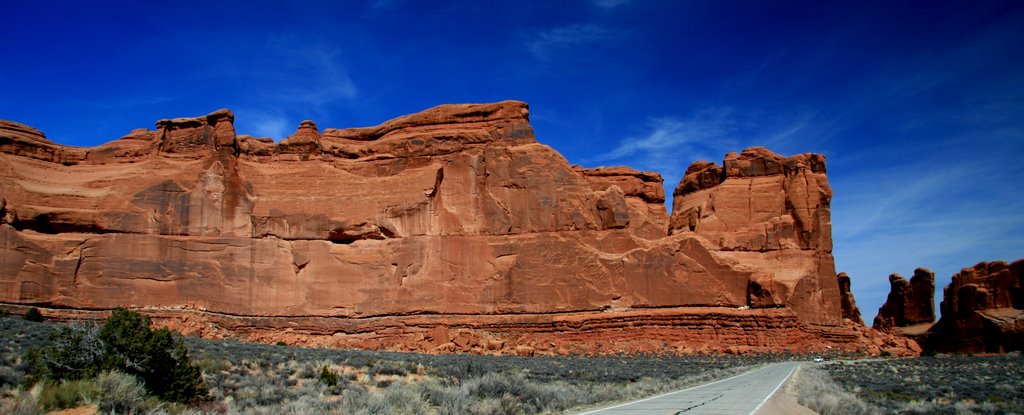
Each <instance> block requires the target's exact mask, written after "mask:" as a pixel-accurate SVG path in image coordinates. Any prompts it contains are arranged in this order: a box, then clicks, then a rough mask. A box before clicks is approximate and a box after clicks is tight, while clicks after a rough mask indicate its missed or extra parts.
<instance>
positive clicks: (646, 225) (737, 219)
mask: <svg viewBox="0 0 1024 415" xmlns="http://www.w3.org/2000/svg"><path fill="white" fill-rule="evenodd" d="M233 122H234V115H233V114H232V113H231V112H230V111H228V110H219V111H216V112H214V113H211V114H209V115H206V116H203V117H195V118H178V119H170V120H161V121H158V122H157V123H156V129H155V130H145V129H139V130H134V131H132V132H131V133H130V134H129V135H127V136H125V137H122V138H121V139H118V140H115V141H112V142H109V143H107V144H103V145H100V146H96V147H90V148H77V147H68V146H61V145H58V144H55V143H53V142H51V141H49V140H47V139H46V138H45V136H43V134H42V133H41V132H39V131H37V130H35V129H32V128H31V127H27V126H24V125H21V124H17V123H13V122H0V241H2V245H0V288H2V290H0V302H2V303H5V304H7V305H8V306H10V307H17V306H20V305H37V306H43V307H48V308H49V309H51V310H59V311H52V312H54V313H57V314H66V315H75V314H76V313H82V311H76V310H104V309H110V308H112V307H115V306H129V307H136V308H139V309H142V310H144V311H147V312H149V313H151V314H153V315H154V316H156V317H158V320H160V321H163V322H164V323H165V324H169V325H184V326H189V325H194V326H196V327H200V328H197V329H196V330H195V332H196V333H199V334H203V335H215V333H223V332H231V333H237V334H240V335H245V336H247V337H249V338H252V339H258V340H272V339H283V338H285V337H287V339H286V340H288V341H291V342H294V343H308V344H317V345H323V346H345V347H379V348H386V349H394V350H421V351H456V350H458V351H479V352H495V353H498V352H500V353H511V352H514V351H515V350H516V348H515V347H514V346H517V345H518V346H524V347H529V348H533V349H535V350H540V351H542V352H547V353H556V352H559V350H568V349H567V348H569V346H568V345H570V344H572V345H573V346H572V347H571V348H575V349H574V351H573V352H606V350H604V349H602V347H603V346H601V347H599V346H598V345H599V344H606V342H608V341H609V340H608V339H613V340H614V342H615V343H616V346H615V347H616V348H618V349H622V350H619V351H630V350H633V351H640V350H643V351H650V350H651V347H649V345H655V344H656V345H658V347H660V348H663V349H666V350H668V349H671V350H677V351H685V350H689V351H699V350H705V349H708V348H709V347H710V346H700V345H699V344H697V342H698V339H699V341H700V342H703V343H700V344H717V345H721V346H722V347H733V346H735V347H736V348H735V349H730V350H733V351H740V350H743V351H752V352H753V351H757V352H760V351H783V350H786V349H789V350H794V349H795V350H794V351H811V350H827V348H828V347H835V348H846V349H860V350H862V351H869V352H879V351H880V350H881V349H882V348H888V349H890V350H891V351H890V352H892V353H899V352H900V351H904V352H905V351H907V350H909V345H908V344H906V343H900V341H896V340H893V338H892V337H891V336H889V337H886V336H885V335H882V334H879V333H877V332H874V331H872V330H868V329H866V328H863V327H862V326H859V325H856V324H847V323H844V322H843V317H844V316H843V311H842V306H841V293H840V291H839V285H838V282H837V278H836V274H835V269H834V265H833V260H832V255H831V249H832V247H831V223H830V219H829V202H830V199H831V194H832V193H831V189H830V188H829V186H828V181H827V178H826V177H825V167H824V158H823V157H822V156H820V155H814V154H803V155H798V156H793V157H788V158H786V157H782V156H779V155H777V154H775V153H772V152H770V151H768V150H766V149H763V148H752V149H747V150H744V151H743V152H742V153H740V154H736V153H730V154H729V155H727V156H726V158H725V161H724V167H717V166H716V165H714V164H713V163H706V162H704V163H695V164H694V166H691V167H690V169H689V172H688V174H687V175H686V177H685V178H684V179H683V180H682V182H681V183H680V184H679V187H677V189H676V192H675V194H676V195H677V197H676V199H675V209H674V211H673V212H675V213H674V215H673V216H672V217H669V215H668V213H667V212H666V210H665V206H664V200H665V197H664V193H663V191H662V186H661V184H662V180H661V176H660V175H658V174H657V173H654V172H641V171H637V170H634V169H630V168H628V167H606V168H596V169H588V168H582V167H578V166H570V165H569V164H568V162H567V161H566V160H565V158H564V157H562V156H561V155H560V154H558V153H557V152H556V151H554V150H553V149H551V148H550V147H547V146H545V145H542V144H539V143H537V142H536V140H535V139H534V136H533V130H532V128H531V127H530V124H529V111H528V108H527V105H526V104H525V103H522V102H517V101H505V102H499V103H494V104H479V105H443V106H439V107H436V108H432V109H429V110H426V111H423V112H421V113H418V114H413V115H408V116H404V117H400V118H397V119H395V120H392V121H388V122H385V123H384V124H381V125H379V126H376V127H369V128H357V129H331V128H328V129H325V130H322V131H321V130H320V128H319V127H318V126H317V125H316V123H315V122H313V121H303V122H302V123H301V124H300V125H299V127H298V128H297V130H296V132H295V134H293V135H292V136H290V137H288V138H286V139H284V140H282V141H281V142H279V143H274V142H273V141H272V140H269V139H261V138H253V137H250V136H246V135H237V134H236V132H235V129H234V125H233ZM87 314H88V313H87ZM702 316H704V317H702ZM577 320H578V321H582V322H579V323H575V322H574V321H577ZM567 321H568V322H573V323H571V324H570V323H566V322H567ZM584 322H585V323H584ZM437 327H448V328H446V329H445V330H449V328H450V329H451V330H454V331H452V332H451V333H454V334H451V335H444V336H442V335H440V334H436V335H435V334H430V333H433V331H436V330H440V329H437ZM583 327H590V328H588V329H583ZM284 328H287V329H288V330H291V331H287V333H296V334H295V335H294V336H291V337H288V336H284V337H282V336H283V335H282V334H281V333H283V332H282V330H283V329H284ZM428 332H429V333H428ZM438 333H440V332H438ZM446 333H448V331H446ZM459 333H465V334H459ZM445 336H448V337H447V338H446V337H445ZM452 336H455V337H452ZM458 336H462V337H463V338H464V340H465V338H471V339H472V340H465V342H466V345H469V344H472V342H473V341H476V342H477V343H476V344H477V346H480V345H481V344H482V343H480V342H481V341H486V342H490V341H495V342H504V343H502V344H505V345H510V346H513V347H511V348H508V347H501V348H498V349H494V348H490V347H481V350H476V349H474V348H473V347H468V346H466V345H462V344H460V343H459V341H456V340H457V339H458V338H459V337H458ZM467 336H468V337H467ZM443 339H447V340H451V341H445V342H441V343H440V344H438V342H439V341H440V340H443ZM852 339H860V340H856V341H854V340H852ZM447 343H453V344H455V345H456V346H457V347H449V346H444V347H440V346H442V345H444V344H447ZM488 344H489V343H488ZM545 344H547V346H545ZM551 344H555V345H556V346H551ZM558 345H561V346H558ZM563 346H564V347H563ZM439 347H440V348H439ZM722 347H719V348H718V349H722ZM577 349H578V350H577ZM719 351H720V350H719Z"/></svg>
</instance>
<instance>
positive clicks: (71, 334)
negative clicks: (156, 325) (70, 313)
mask: <svg viewBox="0 0 1024 415" xmlns="http://www.w3.org/2000/svg"><path fill="white" fill-rule="evenodd" d="M26 360H28V361H29V362H31V364H32V372H33V377H32V379H31V380H32V381H35V380H38V379H44V378H45V379H51V380H54V381H61V380H76V379H86V378H90V377H93V376H96V375H98V374H99V373H100V372H101V371H104V370H117V371H122V372H125V373H127V374H130V375H134V376H136V377H138V378H139V379H141V380H142V382H143V384H144V385H145V388H146V390H148V391H149V392H150V393H152V394H153V395H155V396H158V397H159V398H160V399H163V400H166V401H170V402H182V403H184V402H190V401H194V400H197V399H201V398H203V397H205V396H206V395H207V391H206V388H205V386H204V385H203V378H202V374H201V372H200V370H199V368H198V367H196V366H195V365H193V364H192V361H191V359H190V358H189V355H188V348H187V347H186V346H185V343H184V342H183V341H182V340H181V338H180V337H175V336H173V335H172V334H171V332H170V331H169V330H167V329H159V330H156V331H153V330H150V328H149V318H147V317H144V316H142V315H141V314H139V313H136V312H134V311H129V310H126V309H123V308H118V309H115V310H114V312H113V314H112V315H111V316H110V318H108V319H107V321H106V322H105V323H104V325H103V327H102V328H100V329H97V328H96V327H94V326H85V325H68V326H62V327H61V328H60V329H58V330H57V331H56V332H55V333H53V334H51V335H50V339H49V341H48V342H47V344H46V345H45V346H43V347H42V348H38V349H33V350H31V351H29V353H28V354H27V356H26Z"/></svg>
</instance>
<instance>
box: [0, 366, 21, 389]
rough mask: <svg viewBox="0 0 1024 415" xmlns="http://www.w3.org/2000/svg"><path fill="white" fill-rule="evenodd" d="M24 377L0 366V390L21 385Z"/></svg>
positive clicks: (17, 372)
mask: <svg viewBox="0 0 1024 415" xmlns="http://www.w3.org/2000/svg"><path fill="white" fill-rule="evenodd" d="M24 377H25V375H24V374H23V373H22V372H20V371H18V370H16V369H15V368H13V367H11V366H6V365H5V366H0V388H3V387H5V386H15V385H18V384H20V383H21V381H22V380H23V379H24Z"/></svg>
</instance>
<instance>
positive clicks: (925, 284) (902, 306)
mask: <svg viewBox="0 0 1024 415" xmlns="http://www.w3.org/2000/svg"><path fill="white" fill-rule="evenodd" d="M889 286H890V289H889V296H888V297H887V298H886V300H885V303H884V304H882V307H880V308H879V309H878V314H877V315H876V316H875V321H874V324H872V327H873V328H874V329H875V330H883V331H892V330H893V329H895V328H900V327H910V326H915V325H920V324H931V323H933V322H934V321H935V273H934V272H932V271H931V270H928V269H925V268H918V269H915V270H914V276H913V277H911V278H910V281H907V279H906V278H903V276H901V275H900V274H895V273H894V274H892V275H889Z"/></svg>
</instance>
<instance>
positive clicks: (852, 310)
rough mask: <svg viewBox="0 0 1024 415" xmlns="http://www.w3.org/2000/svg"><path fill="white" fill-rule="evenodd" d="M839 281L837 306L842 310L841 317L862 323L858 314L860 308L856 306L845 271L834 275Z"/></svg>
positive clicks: (862, 320)
mask: <svg viewBox="0 0 1024 415" xmlns="http://www.w3.org/2000/svg"><path fill="white" fill-rule="evenodd" d="M836 279H837V280H838V282H839V308H840V309H841V310H843V318H844V319H849V320H850V321H852V322H854V323H856V324H859V325H864V319H863V318H861V316H860V308H859V307H857V300H855V299H854V298H853V291H852V290H850V276H849V275H846V273H845V272H840V273H839V274H837V275H836Z"/></svg>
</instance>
